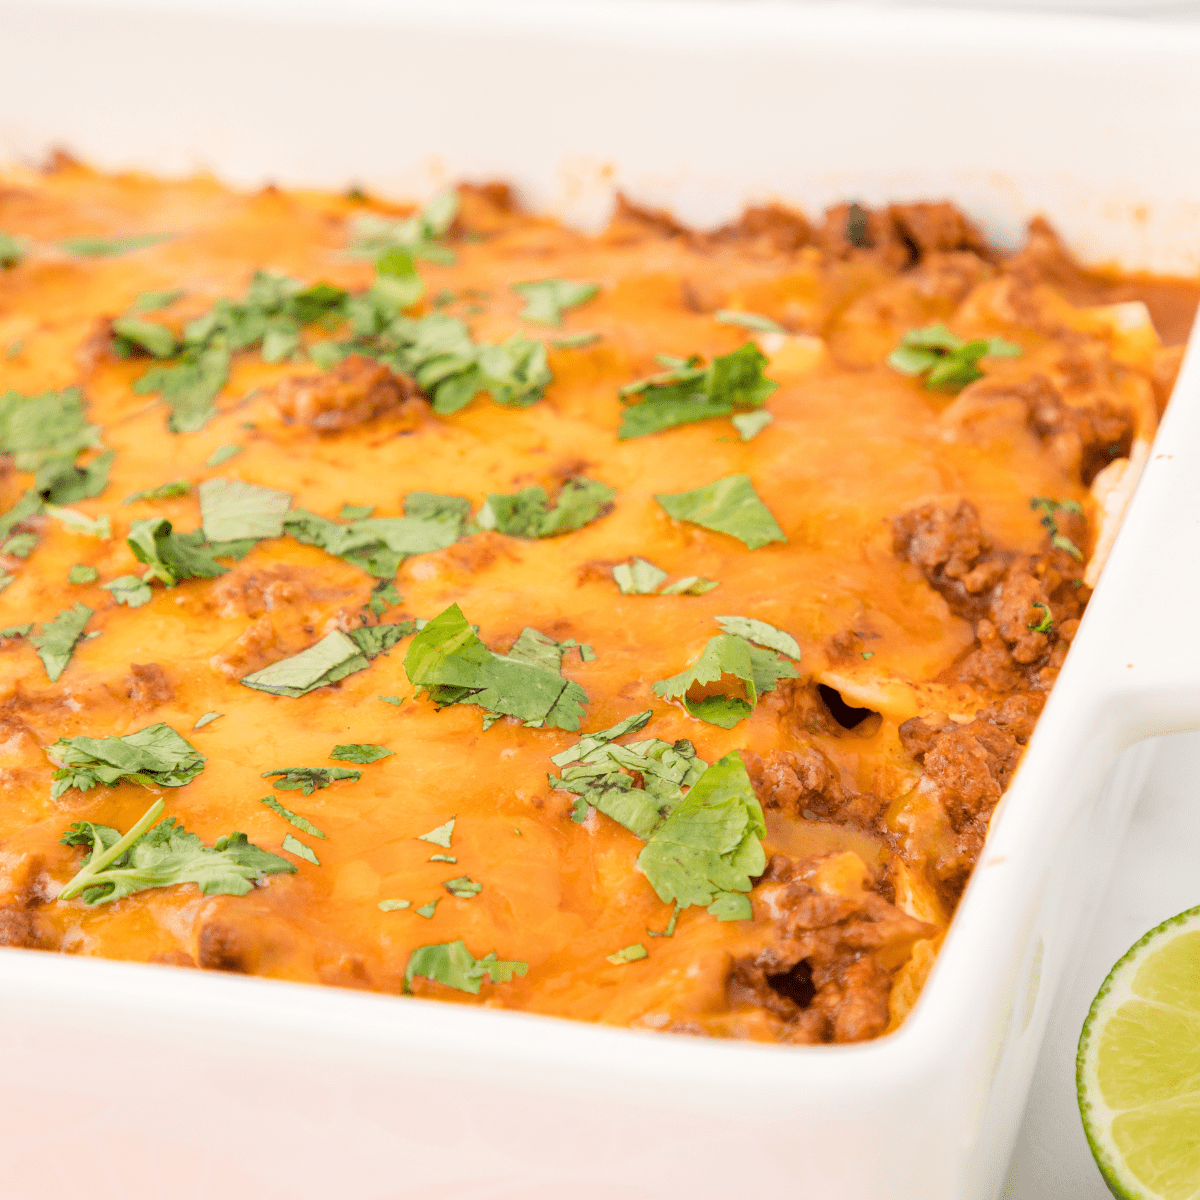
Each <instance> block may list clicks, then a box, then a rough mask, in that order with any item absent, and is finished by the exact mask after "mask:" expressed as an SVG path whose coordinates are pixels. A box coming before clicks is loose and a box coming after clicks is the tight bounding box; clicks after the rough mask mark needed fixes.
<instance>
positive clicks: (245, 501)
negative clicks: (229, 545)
mask: <svg viewBox="0 0 1200 1200" xmlns="http://www.w3.org/2000/svg"><path fill="white" fill-rule="evenodd" d="M199 492H200V516H201V521H202V525H203V529H204V536H205V537H206V538H207V539H208V541H210V542H223V541H233V540H234V539H236V538H270V537H282V536H283V523H284V515H285V514H286V512H287V510H288V508H289V507H290V506H291V503H292V494H291V492H281V491H278V490H277V489H276V488H268V487H259V486H258V484H254V483H242V482H241V481H240V480H237V479H208V480H205V482H204V483H202V484H201V485H200V488H199Z"/></svg>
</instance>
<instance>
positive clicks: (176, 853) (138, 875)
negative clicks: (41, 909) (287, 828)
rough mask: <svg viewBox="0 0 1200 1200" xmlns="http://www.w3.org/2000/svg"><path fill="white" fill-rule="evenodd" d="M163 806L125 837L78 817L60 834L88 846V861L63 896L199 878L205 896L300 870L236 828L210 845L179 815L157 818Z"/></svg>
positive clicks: (100, 894)
mask: <svg viewBox="0 0 1200 1200" xmlns="http://www.w3.org/2000/svg"><path fill="white" fill-rule="evenodd" d="M162 810H163V802H162V801H161V800H156V801H155V802H154V804H152V805H151V806H150V808H149V810H148V811H147V812H146V814H145V815H144V816H143V817H142V819H141V820H140V821H138V822H137V824H136V825H134V826H133V828H132V829H130V831H129V832H128V833H127V834H125V835H124V837H122V836H121V835H120V834H119V833H118V832H117V830H115V829H112V828H110V827H109V826H107V825H93V824H92V823H91V822H90V821H77V822H76V823H75V824H74V825H71V826H69V827H68V828H67V831H66V832H65V833H64V834H63V836H62V837H61V838H60V839H59V840H60V841H61V842H62V843H63V844H64V845H67V846H88V847H90V851H91V852H90V854H89V856H88V858H87V859H86V860H85V861H84V864H83V867H82V868H81V869H80V871H79V872H78V873H77V874H76V875H75V877H74V878H73V879H72V880H71V882H70V883H68V884H67V886H66V887H65V888H64V889H63V890H62V891H61V892H60V893H59V896H58V899H59V900H70V899H72V898H74V897H75V896H78V895H82V896H83V900H84V903H85V904H107V903H108V902H109V901H112V900H119V899H121V898H122V897H124V896H131V895H133V894H134V893H135V892H141V891H145V890H147V889H148V888H160V887H171V886H173V885H175V884H178V883H195V884H198V885H199V887H200V892H201V894H202V895H205V896H244V895H245V894H246V893H247V892H248V891H249V890H250V889H251V887H252V886H253V885H254V884H255V883H257V882H258V880H259V879H261V878H262V877H263V876H264V875H277V874H279V873H280V872H281V871H289V872H294V871H295V870H296V868H295V867H293V866H292V865H291V863H289V862H288V861H287V860H286V859H282V858H280V857H279V856H278V855H276V854H270V853H268V852H267V851H266V850H262V849H260V848H259V847H258V846H256V845H254V843H253V842H250V841H248V840H247V838H246V835H245V834H244V833H231V834H229V835H228V836H227V837H222V838H218V839H217V840H216V842H215V843H214V844H213V845H212V846H211V847H210V846H205V845H204V844H203V843H202V842H201V841H200V839H199V838H198V837H197V836H196V835H195V834H194V833H188V832H187V831H186V830H185V829H184V828H183V826H182V825H177V824H176V821H175V818H174V817H168V818H167V820H165V821H162V822H160V823H159V824H158V825H156V826H155V827H154V828H153V829H150V825H151V823H152V822H153V821H154V820H155V819H156V818H157V817H158V815H159V814H160V813H161V812H162Z"/></svg>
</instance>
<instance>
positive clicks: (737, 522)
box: [654, 475, 787, 550]
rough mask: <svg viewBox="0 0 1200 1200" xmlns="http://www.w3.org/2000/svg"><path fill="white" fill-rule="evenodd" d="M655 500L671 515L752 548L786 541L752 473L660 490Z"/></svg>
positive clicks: (678, 519) (755, 548)
mask: <svg viewBox="0 0 1200 1200" xmlns="http://www.w3.org/2000/svg"><path fill="white" fill-rule="evenodd" d="M654 499H655V500H657V501H658V503H659V505H660V507H661V508H662V510H663V511H664V512H665V513H666V514H667V515H668V516H669V517H673V518H674V519H675V520H677V521H691V522H692V523H693V524H695V525H701V526H703V527H704V528H705V529H713V530H716V532H717V533H727V534H729V535H730V536H731V537H735V538H737V539H738V540H739V541H740V542H744V543H745V544H746V545H747V546H749V548H750V549H751V550H757V549H758V548H759V547H760V546H765V545H766V544H767V543H768V542H786V541H787V538H786V537H785V536H784V534H783V530H782V529H780V528H779V523H778V522H777V521H776V520H775V518H774V517H773V516H772V515H771V512H770V510H769V509H768V508H767V506H766V505H765V504H764V503H763V502H762V501H761V500H760V499H759V498H758V493H757V492H756V491H755V490H754V484H753V483H751V482H750V476H749V475H726V476H725V478H724V479H718V480H717V481H716V482H715V483H710V484H707V485H706V486H704V487H698V488H696V489H694V490H693V491H690V492H666V493H659V494H657V495H655V497H654Z"/></svg>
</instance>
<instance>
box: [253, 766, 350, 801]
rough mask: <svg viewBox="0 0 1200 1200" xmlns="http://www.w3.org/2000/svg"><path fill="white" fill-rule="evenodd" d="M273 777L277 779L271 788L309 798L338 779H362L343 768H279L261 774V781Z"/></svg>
mask: <svg viewBox="0 0 1200 1200" xmlns="http://www.w3.org/2000/svg"><path fill="white" fill-rule="evenodd" d="M275 776H279V778H277V779H275V782H274V783H272V784H271V786H272V787H275V788H280V789H281V790H282V791H290V792H295V791H298V792H301V793H302V794H303V795H305V796H311V795H312V794H313V792H315V791H317V790H318V789H319V788H327V787H330V786H331V785H332V784H333V783H334V782H335V781H336V780H339V779H349V780H350V781H351V782H352V783H357V782H358V780H360V779H361V778H362V772H361V771H349V770H347V769H346V768H345V767H279V768H277V769H275V770H273V771H264V772H263V773H262V778H263V779H273V778H275Z"/></svg>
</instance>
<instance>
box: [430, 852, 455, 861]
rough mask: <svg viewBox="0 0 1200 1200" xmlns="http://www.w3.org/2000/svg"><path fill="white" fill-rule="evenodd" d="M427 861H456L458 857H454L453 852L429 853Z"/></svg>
mask: <svg viewBox="0 0 1200 1200" xmlns="http://www.w3.org/2000/svg"><path fill="white" fill-rule="evenodd" d="M429 861H430V862H444V863H456V862H458V859H457V858H455V857H454V855H453V854H431V855H430V856H429Z"/></svg>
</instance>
